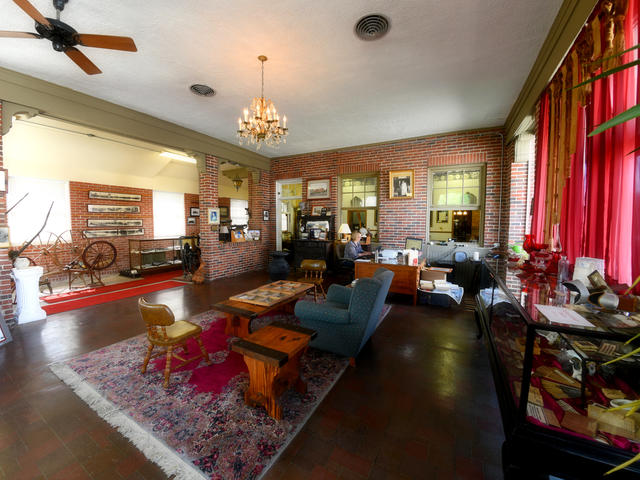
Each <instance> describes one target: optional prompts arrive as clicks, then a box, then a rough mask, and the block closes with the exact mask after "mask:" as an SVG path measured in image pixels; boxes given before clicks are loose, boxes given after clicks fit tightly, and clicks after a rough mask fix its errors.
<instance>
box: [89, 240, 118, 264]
mask: <svg viewBox="0 0 640 480" xmlns="http://www.w3.org/2000/svg"><path fill="white" fill-rule="evenodd" d="M117 253H118V252H117V251H116V247H115V246H114V245H113V243H111V242H107V241H106V240H97V241H95V242H91V243H90V244H89V245H87V247H86V248H85V249H84V251H83V252H82V261H83V262H84V264H85V266H86V267H87V268H90V269H92V270H104V269H105V268H109V267H110V266H111V265H113V263H114V262H115V261H116V256H117Z"/></svg>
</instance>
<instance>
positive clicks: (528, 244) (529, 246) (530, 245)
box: [522, 235, 536, 253]
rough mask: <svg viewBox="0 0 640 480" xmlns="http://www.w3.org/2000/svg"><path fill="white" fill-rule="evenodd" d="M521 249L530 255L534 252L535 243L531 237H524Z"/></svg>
mask: <svg viewBox="0 0 640 480" xmlns="http://www.w3.org/2000/svg"><path fill="white" fill-rule="evenodd" d="M522 248H524V249H525V251H526V252H527V253H531V252H533V251H534V250H536V242H535V240H534V239H533V235H525V236H524V243H523V244H522Z"/></svg>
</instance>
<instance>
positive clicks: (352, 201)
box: [340, 175, 378, 239]
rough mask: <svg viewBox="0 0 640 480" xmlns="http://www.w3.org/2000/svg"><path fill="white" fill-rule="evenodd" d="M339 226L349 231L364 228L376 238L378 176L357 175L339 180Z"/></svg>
mask: <svg viewBox="0 0 640 480" xmlns="http://www.w3.org/2000/svg"><path fill="white" fill-rule="evenodd" d="M340 191H341V201H342V203H341V208H340V224H343V223H346V224H348V225H349V228H350V229H351V231H352V232H353V231H355V230H360V229H361V228H363V227H364V228H366V229H367V230H368V231H369V232H370V233H371V234H372V236H373V238H374V239H376V238H377V233H378V176H377V175H358V176H352V177H351V176H350V177H342V178H341V190H340Z"/></svg>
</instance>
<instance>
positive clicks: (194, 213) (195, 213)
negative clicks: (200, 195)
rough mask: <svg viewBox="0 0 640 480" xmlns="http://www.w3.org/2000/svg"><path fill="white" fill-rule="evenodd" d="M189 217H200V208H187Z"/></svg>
mask: <svg viewBox="0 0 640 480" xmlns="http://www.w3.org/2000/svg"><path fill="white" fill-rule="evenodd" d="M189 216H190V217H199V216H200V208H198V207H191V208H189Z"/></svg>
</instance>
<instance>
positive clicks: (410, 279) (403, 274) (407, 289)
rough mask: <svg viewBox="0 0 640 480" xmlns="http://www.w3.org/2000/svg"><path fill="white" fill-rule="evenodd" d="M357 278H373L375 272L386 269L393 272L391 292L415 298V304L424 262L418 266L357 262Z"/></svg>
mask: <svg viewBox="0 0 640 480" xmlns="http://www.w3.org/2000/svg"><path fill="white" fill-rule="evenodd" d="M355 266H356V267H355V278H365V277H373V274H374V272H375V271H376V270H377V269H378V268H380V267H384V268H386V269H387V270H391V271H392V272H393V273H394V275H393V280H392V281H391V287H389V291H390V292H393V293H402V294H405V295H411V296H412V297H413V304H414V305H415V304H416V301H417V299H418V287H419V286H420V269H421V268H422V267H423V266H424V260H423V261H422V262H420V263H419V264H418V265H398V264H397V263H374V262H373V261H370V262H355Z"/></svg>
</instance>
